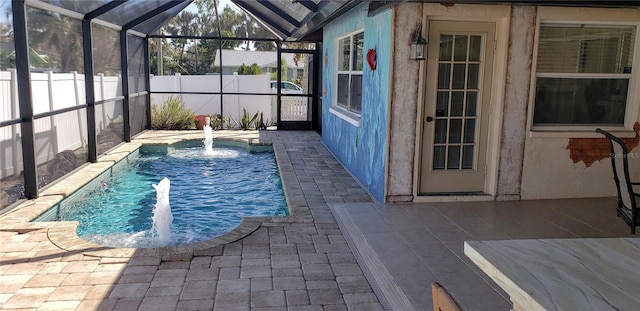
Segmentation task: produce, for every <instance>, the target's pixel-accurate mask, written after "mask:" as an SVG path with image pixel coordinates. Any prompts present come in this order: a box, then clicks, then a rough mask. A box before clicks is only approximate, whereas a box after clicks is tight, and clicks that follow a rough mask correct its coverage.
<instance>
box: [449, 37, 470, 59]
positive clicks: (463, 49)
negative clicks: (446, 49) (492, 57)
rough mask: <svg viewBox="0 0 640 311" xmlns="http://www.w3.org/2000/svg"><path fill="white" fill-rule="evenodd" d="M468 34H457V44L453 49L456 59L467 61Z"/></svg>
mask: <svg viewBox="0 0 640 311" xmlns="http://www.w3.org/2000/svg"><path fill="white" fill-rule="evenodd" d="M467 38H468V37H467V36H466V35H463V36H460V35H459V36H456V39H455V40H456V44H455V46H454V51H453V60H454V61H466V60H467Z"/></svg>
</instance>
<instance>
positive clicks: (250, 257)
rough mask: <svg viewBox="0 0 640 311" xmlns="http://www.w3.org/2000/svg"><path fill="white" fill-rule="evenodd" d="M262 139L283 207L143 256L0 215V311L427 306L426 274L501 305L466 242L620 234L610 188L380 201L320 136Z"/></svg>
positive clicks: (472, 304)
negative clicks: (606, 192) (602, 192)
mask: <svg viewBox="0 0 640 311" xmlns="http://www.w3.org/2000/svg"><path fill="white" fill-rule="evenodd" d="M167 135H168V134H166V133H163V135H162V138H158V140H159V141H166V140H167V137H168V136H167ZM180 135H182V134H180ZM228 135H231V134H228ZM233 135H235V134H233ZM256 135H257V134H256ZM182 136H183V135H182ZM244 136H247V135H244ZM250 136H251V135H249V137H250ZM259 136H260V141H261V142H272V143H273V144H274V149H275V152H276V156H277V158H278V163H279V166H280V170H281V175H282V179H283V184H284V187H285V191H286V195H287V200H288V204H289V207H290V209H291V210H292V211H293V216H292V217H288V218H285V219H282V218H274V219H262V220H261V224H259V226H257V229H256V230H255V231H253V233H251V234H250V235H249V236H247V237H245V238H241V239H239V240H234V239H233V238H231V239H230V240H229V241H232V242H228V241H225V243H217V244H216V243H214V244H210V245H205V246H202V247H199V248H196V249H190V248H184V249H180V251H179V252H177V251H175V250H173V251H165V252H164V253H163V252H157V253H154V252H149V251H133V252H126V251H122V250H110V249H104V248H100V247H96V246H95V245H93V246H92V245H84V246H82V247H85V248H89V247H93V249H92V252H89V251H88V249H83V248H82V247H75V248H74V247H68V246H65V245H63V244H65V243H69V241H63V240H56V239H54V238H52V237H55V236H57V235H59V234H60V231H61V230H56V229H55V228H53V227H47V226H41V227H38V226H33V225H30V224H29V223H27V224H16V223H14V222H11V221H9V220H7V219H8V218H10V217H7V215H3V216H2V217H0V310H301V311H306V310H314V311H315V310H381V309H383V308H385V309H391V308H394V309H395V310H407V311H409V310H430V309H431V292H430V288H429V286H430V284H431V282H433V281H436V280H438V281H440V282H441V283H442V284H443V285H444V286H445V287H447V289H448V290H450V291H451V293H452V294H453V295H454V296H455V297H456V299H458V300H459V302H460V303H461V304H462V305H463V307H464V308H465V309H466V310H509V308H510V305H509V302H508V298H507V297H506V295H505V294H504V293H503V292H502V291H501V290H499V289H498V288H497V286H496V285H495V284H494V283H493V282H492V281H490V280H488V278H487V277H486V276H484V275H483V273H482V272H480V271H479V270H478V269H477V268H475V266H474V265H473V264H472V263H471V262H470V261H469V260H467V259H466V257H465V256H464V255H463V254H462V242H463V241H465V240H485V239H516V238H552V237H621V236H630V235H629V230H628V228H627V227H626V226H624V224H623V223H622V221H621V220H619V219H617V218H616V217H615V211H614V208H613V207H614V204H615V200H614V199H610V198H605V199H581V200H549V201H528V202H525V201H523V202H477V203H475V202H473V203H472V202H467V203H415V204H377V203H374V202H373V200H372V199H371V198H370V197H369V195H368V194H367V193H366V192H365V191H364V190H363V189H362V188H361V187H360V186H359V185H358V183H357V182H356V181H355V180H354V179H353V178H352V177H351V176H350V175H349V174H348V173H347V172H346V171H345V170H344V169H343V167H342V166H341V165H340V163H339V162H338V161H337V160H336V159H335V158H334V157H333V156H332V155H331V153H330V152H328V151H327V149H326V148H325V147H324V146H323V145H322V143H321V142H320V137H319V136H318V134H316V133H314V132H289V131H277V132H276V131H263V132H260V133H259ZM236 138H237V137H236ZM243 139H246V137H244V138H243ZM65 230H67V229H65ZM52 241H54V242H55V243H57V244H54V243H52ZM56 241H62V242H56ZM75 241H77V240H75ZM227 242H228V243H227ZM347 242H348V243H347ZM59 246H60V247H59ZM61 247H62V248H61ZM356 258H357V260H356ZM365 275H366V277H365Z"/></svg>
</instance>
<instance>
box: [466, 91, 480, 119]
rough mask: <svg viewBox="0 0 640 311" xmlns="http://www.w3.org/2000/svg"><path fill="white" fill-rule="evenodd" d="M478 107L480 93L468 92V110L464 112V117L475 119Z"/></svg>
mask: <svg viewBox="0 0 640 311" xmlns="http://www.w3.org/2000/svg"><path fill="white" fill-rule="evenodd" d="M477 106H478V92H476V91H468V92H467V109H466V110H465V111H464V115H465V116H467V117H475V116H476V114H477V112H476V111H477V108H476V107H477Z"/></svg>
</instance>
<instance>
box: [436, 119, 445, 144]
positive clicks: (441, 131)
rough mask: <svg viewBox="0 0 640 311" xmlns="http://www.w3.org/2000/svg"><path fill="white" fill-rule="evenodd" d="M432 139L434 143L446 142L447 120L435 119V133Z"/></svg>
mask: <svg viewBox="0 0 640 311" xmlns="http://www.w3.org/2000/svg"><path fill="white" fill-rule="evenodd" d="M433 138H434V139H433V141H434V143H436V144H444V143H446V142H447V120H446V119H436V126H435V134H434V137H433Z"/></svg>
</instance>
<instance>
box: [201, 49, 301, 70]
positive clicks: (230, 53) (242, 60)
mask: <svg viewBox="0 0 640 311" xmlns="http://www.w3.org/2000/svg"><path fill="white" fill-rule="evenodd" d="M218 51H222V66H223V67H233V68H235V67H240V66H241V65H242V64H245V65H251V64H253V63H256V64H257V65H258V67H260V68H264V67H277V60H278V53H277V52H273V51H238V50H218ZM217 54H218V55H216V59H215V61H214V62H213V65H214V66H216V67H218V66H220V52H218V53H217ZM293 56H294V54H292V53H284V54H282V57H283V58H284V61H285V62H286V63H287V67H289V68H292V69H298V68H300V69H302V68H303V67H304V61H298V65H297V66H296V63H295V62H294V61H293Z"/></svg>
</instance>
